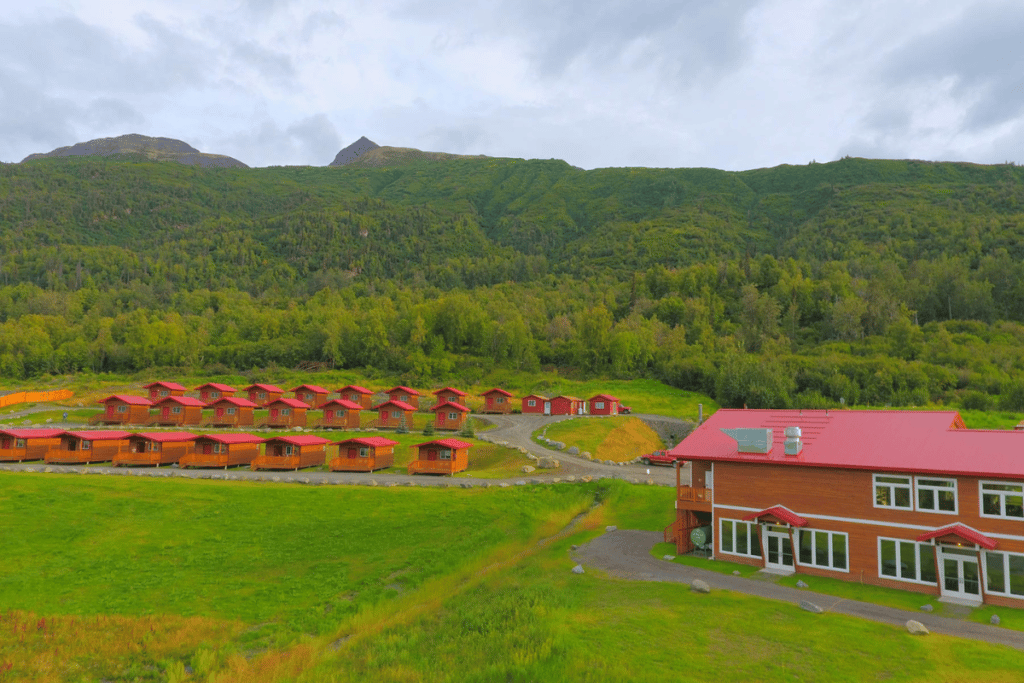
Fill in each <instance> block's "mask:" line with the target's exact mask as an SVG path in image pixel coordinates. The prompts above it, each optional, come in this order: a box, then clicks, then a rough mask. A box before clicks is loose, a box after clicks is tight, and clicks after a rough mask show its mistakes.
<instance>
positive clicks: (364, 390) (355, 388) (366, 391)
mask: <svg viewBox="0 0 1024 683" xmlns="http://www.w3.org/2000/svg"><path fill="white" fill-rule="evenodd" d="M350 389H351V390H352V391H355V392H358V393H360V394H372V393H374V392H373V391H371V390H370V389H367V388H366V387H361V386H358V385H355V384H349V385H348V386H347V387H342V388H341V389H338V393H339V394H340V393H341V392H343V391H348V390H350Z"/></svg>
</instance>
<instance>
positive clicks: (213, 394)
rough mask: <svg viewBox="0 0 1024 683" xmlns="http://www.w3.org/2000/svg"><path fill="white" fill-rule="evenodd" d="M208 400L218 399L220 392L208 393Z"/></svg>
mask: <svg viewBox="0 0 1024 683" xmlns="http://www.w3.org/2000/svg"><path fill="white" fill-rule="evenodd" d="M210 398H220V392H219V391H211V392H210Z"/></svg>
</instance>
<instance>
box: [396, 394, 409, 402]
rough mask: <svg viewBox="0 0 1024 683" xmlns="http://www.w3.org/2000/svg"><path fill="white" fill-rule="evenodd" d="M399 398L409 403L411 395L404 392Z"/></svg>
mask: <svg viewBox="0 0 1024 683" xmlns="http://www.w3.org/2000/svg"><path fill="white" fill-rule="evenodd" d="M398 400H399V401H401V402H402V403H408V402H409V397H408V396H406V395H405V394H402V395H401V396H399V397H398Z"/></svg>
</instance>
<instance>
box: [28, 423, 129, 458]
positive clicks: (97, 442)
mask: <svg viewBox="0 0 1024 683" xmlns="http://www.w3.org/2000/svg"><path fill="white" fill-rule="evenodd" d="M129 436H131V432H123V431H114V430H108V431H102V430H94V431H81V432H62V433H61V434H60V442H59V443H58V444H57V445H56V446H53V447H51V448H50V450H48V451H46V462H48V463H53V464H55V465H70V464H72V463H89V462H110V461H111V460H113V459H114V457H115V456H116V455H118V454H119V453H123V452H124V451H126V450H127V449H128V437H129Z"/></svg>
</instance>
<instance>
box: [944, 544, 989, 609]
mask: <svg viewBox="0 0 1024 683" xmlns="http://www.w3.org/2000/svg"><path fill="white" fill-rule="evenodd" d="M938 548H939V549H940V550H939V572H940V574H939V586H940V587H941V588H942V590H941V593H942V597H944V598H959V599H960V600H971V601H972V602H981V580H980V576H981V574H980V572H979V571H978V555H977V552H976V551H974V550H963V549H960V548H945V547H943V546H938Z"/></svg>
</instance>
